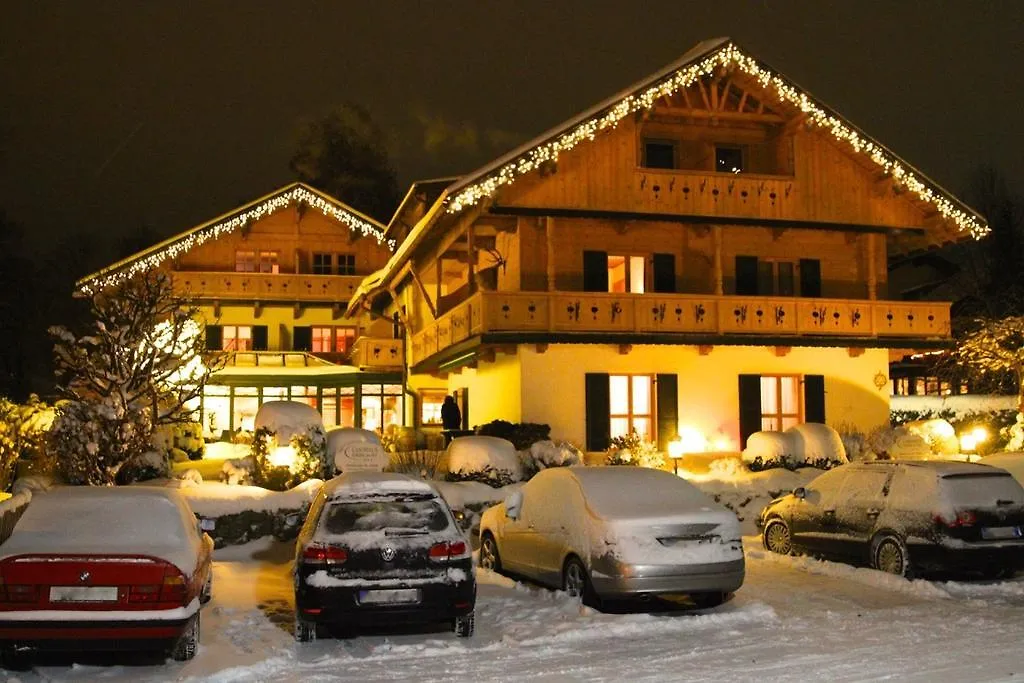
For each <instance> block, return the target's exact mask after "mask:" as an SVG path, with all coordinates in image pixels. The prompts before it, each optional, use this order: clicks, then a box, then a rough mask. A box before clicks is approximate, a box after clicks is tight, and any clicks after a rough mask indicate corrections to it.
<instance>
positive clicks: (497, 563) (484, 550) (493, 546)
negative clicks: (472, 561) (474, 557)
mask: <svg viewBox="0 0 1024 683" xmlns="http://www.w3.org/2000/svg"><path fill="white" fill-rule="evenodd" d="M480 566H481V567H483V568H484V569H490V570H491V571H492V572H498V573H501V556H500V555H499V554H498V543H497V541H495V540H494V536H491V535H490V534H489V533H487V534H484V537H483V539H481V540H480Z"/></svg>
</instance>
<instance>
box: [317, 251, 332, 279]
mask: <svg viewBox="0 0 1024 683" xmlns="http://www.w3.org/2000/svg"><path fill="white" fill-rule="evenodd" d="M333 272H334V255H333V254H313V274H314V275H331V274H332V273H333Z"/></svg>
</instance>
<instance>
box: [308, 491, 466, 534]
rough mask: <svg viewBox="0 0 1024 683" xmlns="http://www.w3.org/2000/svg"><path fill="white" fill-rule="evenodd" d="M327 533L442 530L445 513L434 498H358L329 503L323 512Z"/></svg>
mask: <svg viewBox="0 0 1024 683" xmlns="http://www.w3.org/2000/svg"><path fill="white" fill-rule="evenodd" d="M323 526H324V529H325V530H326V531H327V533H329V534H344V533H347V532H350V531H382V530H388V529H400V530H409V531H419V532H428V531H444V530H445V529H447V528H448V516H447V515H446V514H445V511H444V508H443V507H442V504H441V502H440V501H438V500H437V499H436V498H432V499H421V500H361V501H352V502H336V503H332V504H331V505H330V507H328V508H327V510H326V512H325V513H324V523H323Z"/></svg>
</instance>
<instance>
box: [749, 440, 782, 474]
mask: <svg viewBox="0 0 1024 683" xmlns="http://www.w3.org/2000/svg"><path fill="white" fill-rule="evenodd" d="M791 455H792V449H791V448H790V444H789V439H788V438H787V437H786V435H785V434H784V433H782V432H754V433H753V434H751V435H750V436H749V437H747V447H746V448H744V449H743V462H745V463H747V464H748V465H753V467H751V469H755V467H756V468H757V469H768V468H771V467H780V466H781V465H782V464H784V463H785V462H786V460H787V459H788V458H789V457H790V456H791ZM755 463H756V465H755ZM757 469H755V471H757Z"/></svg>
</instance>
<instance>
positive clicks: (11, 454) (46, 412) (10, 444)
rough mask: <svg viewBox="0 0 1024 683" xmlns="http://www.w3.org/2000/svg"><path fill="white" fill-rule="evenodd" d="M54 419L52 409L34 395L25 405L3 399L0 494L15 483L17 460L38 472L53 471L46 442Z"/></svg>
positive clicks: (0, 398) (0, 428)
mask: <svg viewBox="0 0 1024 683" xmlns="http://www.w3.org/2000/svg"><path fill="white" fill-rule="evenodd" d="M53 419H54V411H53V408H52V407H51V406H48V405H47V404H46V403H44V402H42V401H40V400H39V397H38V396H36V395H35V394H32V395H31V396H29V399H28V401H27V402H25V403H23V404H18V403H14V402H13V401H9V400H7V399H6V398H3V397H0V490H6V489H7V484H8V483H9V482H10V481H11V479H13V477H14V475H15V471H16V469H17V464H18V460H21V459H27V460H31V461H32V462H33V464H34V465H35V466H36V467H35V469H36V470H37V471H38V470H42V471H49V470H51V469H52V466H53V465H54V464H55V463H54V461H53V458H52V456H51V455H50V451H49V449H48V448H46V438H47V432H49V430H50V426H51V425H52V423H53Z"/></svg>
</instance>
